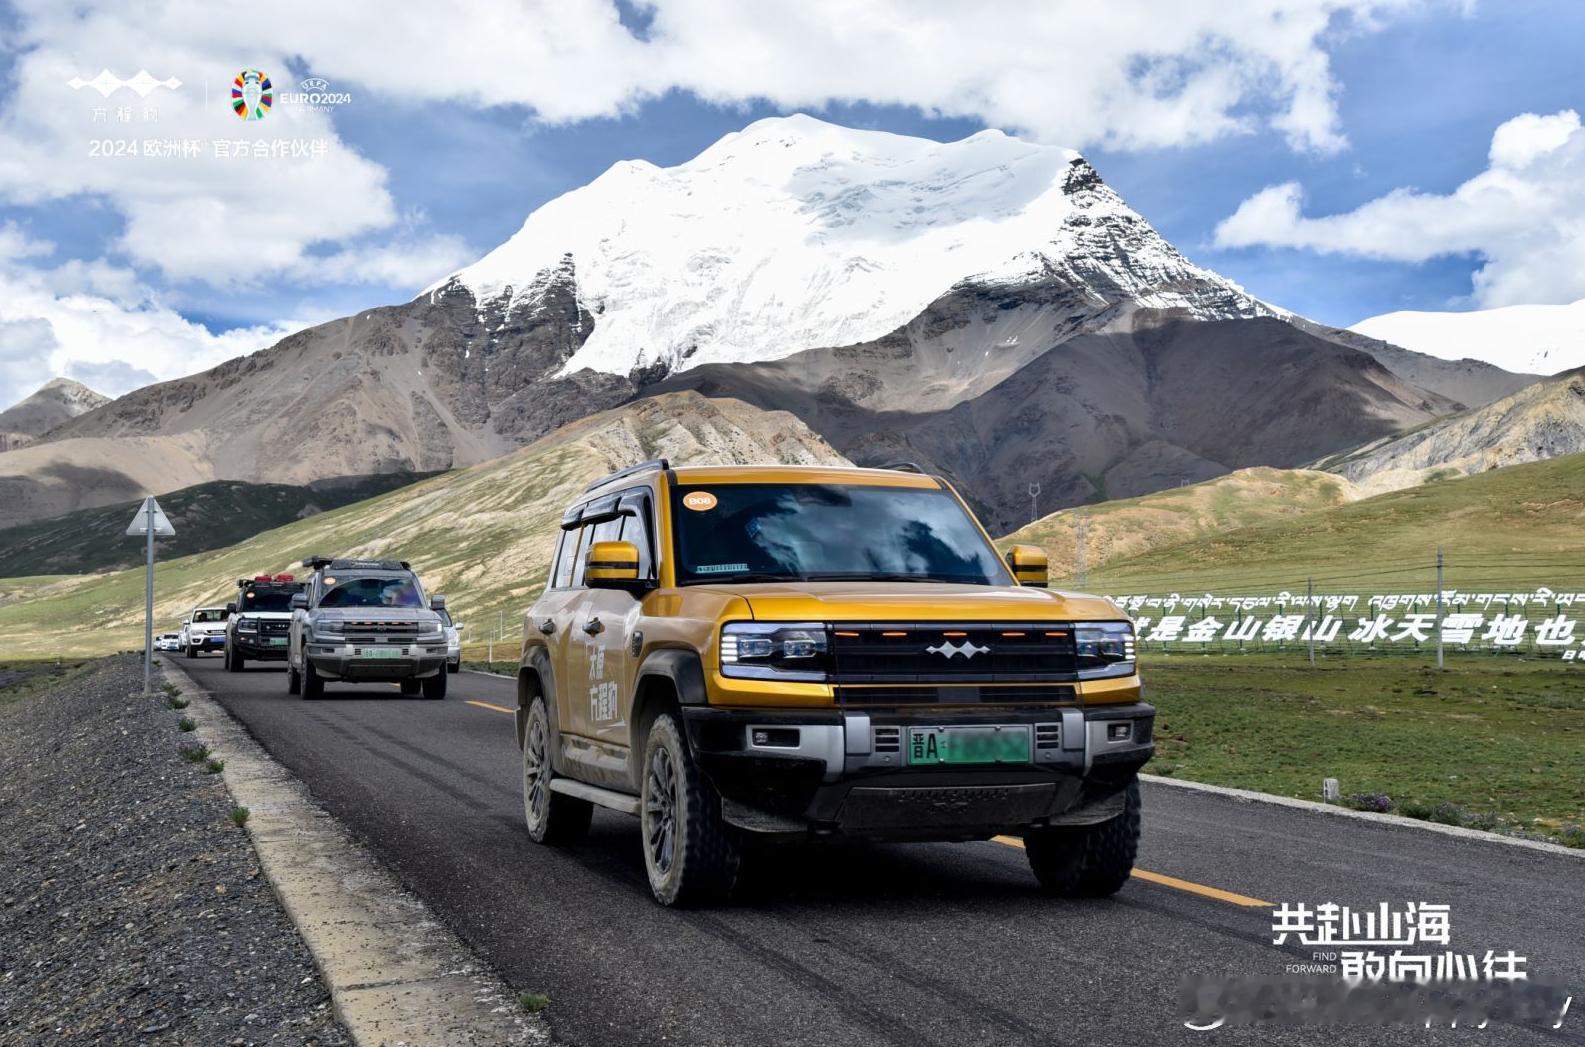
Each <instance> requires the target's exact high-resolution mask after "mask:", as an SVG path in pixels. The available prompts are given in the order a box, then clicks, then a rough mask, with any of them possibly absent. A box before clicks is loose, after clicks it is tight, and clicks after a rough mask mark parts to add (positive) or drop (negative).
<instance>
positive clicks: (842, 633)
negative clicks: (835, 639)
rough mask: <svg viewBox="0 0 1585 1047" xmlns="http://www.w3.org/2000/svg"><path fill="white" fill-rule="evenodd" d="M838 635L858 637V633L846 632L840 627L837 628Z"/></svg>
mask: <svg viewBox="0 0 1585 1047" xmlns="http://www.w3.org/2000/svg"><path fill="white" fill-rule="evenodd" d="M837 635H838V636H855V637H856V636H858V633H845V632H843V631H842V630H840V629H838V630H837Z"/></svg>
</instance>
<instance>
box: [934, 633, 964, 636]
mask: <svg viewBox="0 0 1585 1047" xmlns="http://www.w3.org/2000/svg"><path fill="white" fill-rule="evenodd" d="M941 635H942V636H967V635H969V634H968V633H942V634H941Z"/></svg>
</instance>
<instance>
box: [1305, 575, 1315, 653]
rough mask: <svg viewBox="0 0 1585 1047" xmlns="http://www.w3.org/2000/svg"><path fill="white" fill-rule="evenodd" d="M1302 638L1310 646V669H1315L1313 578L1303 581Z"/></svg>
mask: <svg viewBox="0 0 1585 1047" xmlns="http://www.w3.org/2000/svg"><path fill="white" fill-rule="evenodd" d="M1304 638H1305V640H1307V641H1308V642H1309V645H1310V668H1312V669H1313V668H1315V577H1314V576H1313V575H1312V576H1311V577H1309V578H1306V579H1305V580H1304Z"/></svg>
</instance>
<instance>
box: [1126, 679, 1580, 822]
mask: <svg viewBox="0 0 1585 1047" xmlns="http://www.w3.org/2000/svg"><path fill="white" fill-rule="evenodd" d="M1141 673H1142V675H1143V676H1144V677H1145V679H1146V689H1147V692H1148V697H1149V699H1150V701H1151V702H1153V703H1154V704H1155V705H1156V707H1157V709H1158V710H1159V711H1158V719H1157V722H1156V742H1157V755H1156V759H1155V760H1154V762H1153V763H1152V764H1151V765H1150V767H1148V768H1147V770H1150V771H1153V772H1155V773H1157V774H1168V775H1172V776H1174V777H1178V778H1185V779H1190V780H1193V781H1197V782H1209V783H1212V784H1216V785H1230V786H1237V787H1240V788H1245V789H1255V790H1258V791H1260V792H1268V793H1276V794H1278V795H1282V796H1295V797H1300V798H1303V799H1311V800H1318V799H1320V798H1321V780H1322V779H1323V778H1327V777H1331V778H1336V779H1338V781H1339V782H1340V783H1341V787H1342V791H1343V794H1344V796H1345V797H1347V796H1350V795H1354V794H1385V795H1386V796H1387V797H1390V799H1391V801H1392V805H1393V810H1394V811H1395V813H1400V814H1409V815H1411V816H1417V817H1432V818H1435V819H1436V820H1440V821H1448V822H1453V823H1458V824H1467V825H1474V826H1476V827H1480V828H1498V829H1521V830H1525V831H1529V832H1534V833H1540V834H1544V835H1547V836H1550V837H1553V838H1556V839H1559V840H1561V841H1563V842H1565V843H1569V844H1570V845H1572V846H1585V828H1581V827H1582V826H1585V666H1578V667H1576V665H1575V664H1574V663H1568V662H1559V661H1547V662H1537V661H1525V660H1519V659H1513V658H1506V657H1481V656H1467V657H1462V658H1455V659H1452V660H1450V661H1449V663H1448V669H1447V670H1446V671H1443V672H1437V671H1436V670H1435V669H1434V668H1430V667H1428V666H1427V665H1426V664H1425V663H1424V662H1423V661H1422V660H1420V659H1415V658H1403V657H1397V658H1359V657H1350V658H1337V659H1332V660H1323V661H1322V662H1321V663H1320V664H1319V665H1318V666H1317V667H1315V668H1313V669H1312V668H1311V667H1310V666H1309V665H1308V664H1306V663H1305V661H1304V660H1303V658H1302V657H1295V658H1279V657H1272V656H1260V655H1210V656H1204V655H1182V656H1179V655H1174V656H1171V657H1161V656H1157V657H1150V658H1147V659H1146V660H1145V662H1144V663H1143V665H1142V666H1141ZM1439 805H1447V806H1442V807H1440V810H1439V809H1438V808H1439ZM1571 827H1572V828H1571Z"/></svg>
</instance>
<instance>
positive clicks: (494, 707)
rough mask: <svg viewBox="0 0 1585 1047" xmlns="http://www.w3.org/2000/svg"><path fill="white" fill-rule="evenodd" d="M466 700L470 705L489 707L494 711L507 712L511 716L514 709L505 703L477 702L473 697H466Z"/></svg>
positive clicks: (482, 707)
mask: <svg viewBox="0 0 1585 1047" xmlns="http://www.w3.org/2000/svg"><path fill="white" fill-rule="evenodd" d="M464 701H465V702H466V703H467V704H469V705H477V706H478V707H479V708H481V709H488V710H490V711H491V712H494V713H506V714H507V715H508V716H510V715H512V712H513V710H511V709H508V708H507V707H506V706H504V705H491V704H490V703H489V702H476V701H474V700H473V699H472V698H467V699H464Z"/></svg>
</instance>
